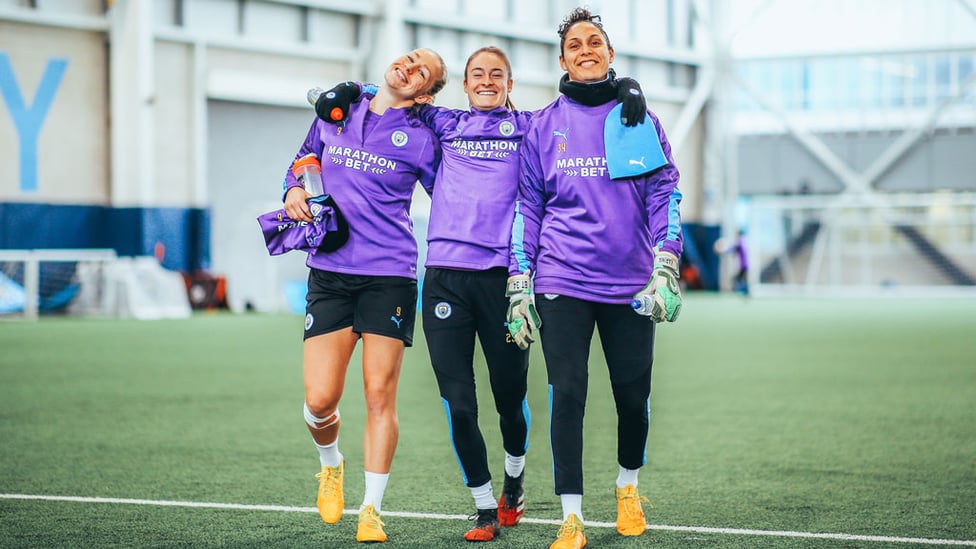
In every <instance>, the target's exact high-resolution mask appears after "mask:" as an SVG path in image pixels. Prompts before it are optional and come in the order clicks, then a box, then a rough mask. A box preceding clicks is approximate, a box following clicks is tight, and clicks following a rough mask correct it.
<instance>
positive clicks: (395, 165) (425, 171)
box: [284, 49, 447, 542]
mask: <svg viewBox="0 0 976 549" xmlns="http://www.w3.org/2000/svg"><path fill="white" fill-rule="evenodd" d="M446 76H447V72H446V69H445V67H444V62H443V61H442V60H441V57H440V56H439V55H438V54H437V53H436V52H434V51H433V50H430V49H417V50H414V51H411V52H410V53H407V54H406V55H404V56H403V57H401V58H399V59H397V60H395V61H394V62H393V63H392V64H390V66H389V67H388V68H387V69H386V74H385V81H384V82H383V85H382V86H380V88H379V90H378V91H377V93H376V96H375V97H373V98H372V99H371V100H369V101H360V102H357V103H354V104H353V105H352V106H351V108H350V110H349V120H348V123H346V124H344V125H343V126H339V127H337V126H335V125H331V124H327V123H325V122H324V121H322V120H320V119H318V118H317V119H316V120H315V121H314V122H313V123H312V127H311V128H310V129H309V132H308V135H307V136H306V138H305V142H304V143H303V144H302V146H301V148H300V149H299V152H298V154H297V155H296V158H300V157H303V156H305V155H306V154H309V153H314V154H316V155H317V156H318V157H319V158H320V159H321V160H322V162H321V164H322V179H323V180H324V182H325V190H326V192H327V193H329V194H331V195H332V196H333V197H334V198H335V200H336V202H337V203H339V204H340V205H341V208H342V212H343V214H344V215H345V217H346V219H347V220H348V224H349V239H348V241H347V242H346V243H345V245H344V246H342V247H341V248H339V249H338V250H335V251H333V252H329V253H310V254H309V256H308V261H307V264H308V266H309V268H310V272H309V278H308V295H307V297H306V302H307V303H306V315H305V343H304V359H303V362H304V381H305V409H304V415H305V422H306V423H307V425H308V429H309V431H310V432H311V434H312V439H313V441H314V442H315V446H316V448H317V449H318V451H319V461H320V464H321V467H322V471H321V472H320V473H319V474H318V475H316V476H317V477H318V478H319V490H318V498H317V506H318V509H319V514H320V515H321V517H322V520H323V521H325V522H326V523H330V524H331V523H335V522H338V521H339V519H340V518H341V516H342V511H343V506H344V496H343V474H344V462H343V456H342V453H341V452H340V451H339V445H338V443H339V425H340V416H339V401H340V399H341V397H342V393H343V389H344V386H345V380H346V372H347V371H348V368H349V360H350V358H351V356H352V353H353V350H354V349H355V347H356V342H357V341H359V340H360V339H362V340H363V353H362V355H363V365H362V370H363V384H364V390H365V398H366V414H367V416H366V417H367V419H366V430H365V434H364V437H363V454H364V460H365V463H364V466H365V476H366V489H365V494H364V496H363V503H362V505H361V506H360V512H359V526H358V529H357V532H356V539H357V540H358V541H361V542H382V541H386V539H387V536H386V532H385V531H384V530H383V522H382V521H381V520H380V512H381V510H382V500H383V494H384V492H385V490H386V485H387V480H388V478H389V472H390V465H391V463H392V461H393V454H394V452H395V450H396V446H397V440H398V438H399V432H400V427H399V423H398V418H397V411H396V392H397V382H398V380H399V377H400V367H401V364H402V362H403V353H404V348H405V347H409V346H411V345H412V344H413V329H414V321H415V316H416V310H417V243H416V240H415V239H414V235H413V227H412V223H411V221H410V215H409V214H410V203H411V199H412V197H413V191H414V188H415V186H416V184H417V181H418V180H419V181H420V183H421V184H422V185H423V186H424V188H425V189H426V190H427V191H428V192H430V191H431V190H432V189H433V183H434V175H435V173H436V171H437V167H438V164H439V161H440V146H439V144H438V143H437V138H436V137H435V136H434V135H433V134H432V133H431V131H430V130H429V129H428V128H427V127H426V126H424V125H423V124H422V123H421V122H420V120H419V119H418V118H417V116H416V113H415V111H414V109H412V107H413V106H414V105H417V104H422V103H430V102H432V101H433V96H434V94H436V93H437V92H438V91H439V90H440V89H441V88H443V87H444V84H445V81H446ZM285 188H286V195H285V205H284V209H285V211H286V213H287V214H288V216H289V217H290V218H291V219H294V220H301V221H306V222H311V221H312V218H311V217H310V211H309V207H308V204H307V202H306V201H307V199H308V198H309V197H310V194H309V193H308V192H307V191H306V190H305V189H304V188H303V187H302V184H301V182H299V181H298V180H297V179H295V177H294V175H293V174H292V173H291V170H289V171H288V173H287V175H286V179H285Z"/></svg>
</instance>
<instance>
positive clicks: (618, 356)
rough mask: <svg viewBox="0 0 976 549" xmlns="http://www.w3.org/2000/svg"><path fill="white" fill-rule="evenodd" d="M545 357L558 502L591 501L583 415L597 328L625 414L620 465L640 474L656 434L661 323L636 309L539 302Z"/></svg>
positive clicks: (620, 418) (620, 414)
mask: <svg viewBox="0 0 976 549" xmlns="http://www.w3.org/2000/svg"><path fill="white" fill-rule="evenodd" d="M536 307H537V309H538V311H539V316H540V317H541V318H542V329H541V338H542V351H543V353H544V355H545V358H546V371H547V372H548V376H549V386H550V391H551V398H550V406H551V410H550V420H549V436H550V439H551V441H552V461H553V475H554V477H555V479H554V480H555V491H556V494H582V493H583V415H584V413H585V408H586V390H587V382H588V379H589V372H588V368H589V366H588V361H589V355H590V341H591V339H592V338H593V328H594V327H597V328H598V329H599V331H600V342H601V344H602V346H603V354H604V356H605V357H606V361H607V369H608V370H609V372H610V384H611V386H612V388H613V399H614V403H615V405H616V409H617V461H618V463H619V464H620V465H622V466H623V467H626V468H627V469H639V468H640V467H641V466H643V465H644V462H645V457H646V453H645V452H646V445H647V434H648V429H649V426H650V394H651V365H652V363H653V360H654V322H653V321H652V320H651V319H650V318H649V317H645V316H640V315H638V314H636V313H634V311H633V309H631V308H630V306H629V305H609V304H606V303H594V302H591V301H583V300H581V299H575V298H571V297H566V296H559V297H556V298H555V299H551V300H550V299H547V298H546V297H545V296H543V295H536Z"/></svg>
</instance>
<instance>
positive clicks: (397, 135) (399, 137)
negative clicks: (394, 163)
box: [390, 130, 407, 147]
mask: <svg viewBox="0 0 976 549" xmlns="http://www.w3.org/2000/svg"><path fill="white" fill-rule="evenodd" d="M390 141H391V142H392V143H393V146H394V147H402V146H404V145H406V144H407V132H405V131H403V130H397V131H395V132H393V134H392V135H390Z"/></svg>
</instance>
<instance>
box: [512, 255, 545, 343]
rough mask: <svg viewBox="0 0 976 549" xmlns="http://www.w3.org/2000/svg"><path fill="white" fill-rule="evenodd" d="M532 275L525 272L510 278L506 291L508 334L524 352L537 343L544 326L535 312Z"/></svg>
mask: <svg viewBox="0 0 976 549" xmlns="http://www.w3.org/2000/svg"><path fill="white" fill-rule="evenodd" d="M531 275H532V273H531V272H529V271H525V272H524V273H522V274H519V275H515V276H510V277H508V287H507V288H506V289H505V295H506V296H508V313H507V314H506V315H505V320H506V321H508V333H510V334H512V339H514V340H515V344H516V345H518V348H519V349H522V350H523V351H524V350H526V349H528V348H529V344H530V343H532V342H534V341H535V334H536V332H538V331H539V327H540V326H542V319H541V318H539V313H538V311H536V310H535V295H534V294H533V293H532V276H531Z"/></svg>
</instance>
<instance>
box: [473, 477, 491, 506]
mask: <svg viewBox="0 0 976 549" xmlns="http://www.w3.org/2000/svg"><path fill="white" fill-rule="evenodd" d="M471 495H472V496H473V497H474V506H475V507H477V508H478V509H498V502H497V501H495V496H494V494H492V492H491V481H488V482H486V483H484V484H482V485H481V486H475V487H474V488H471Z"/></svg>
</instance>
